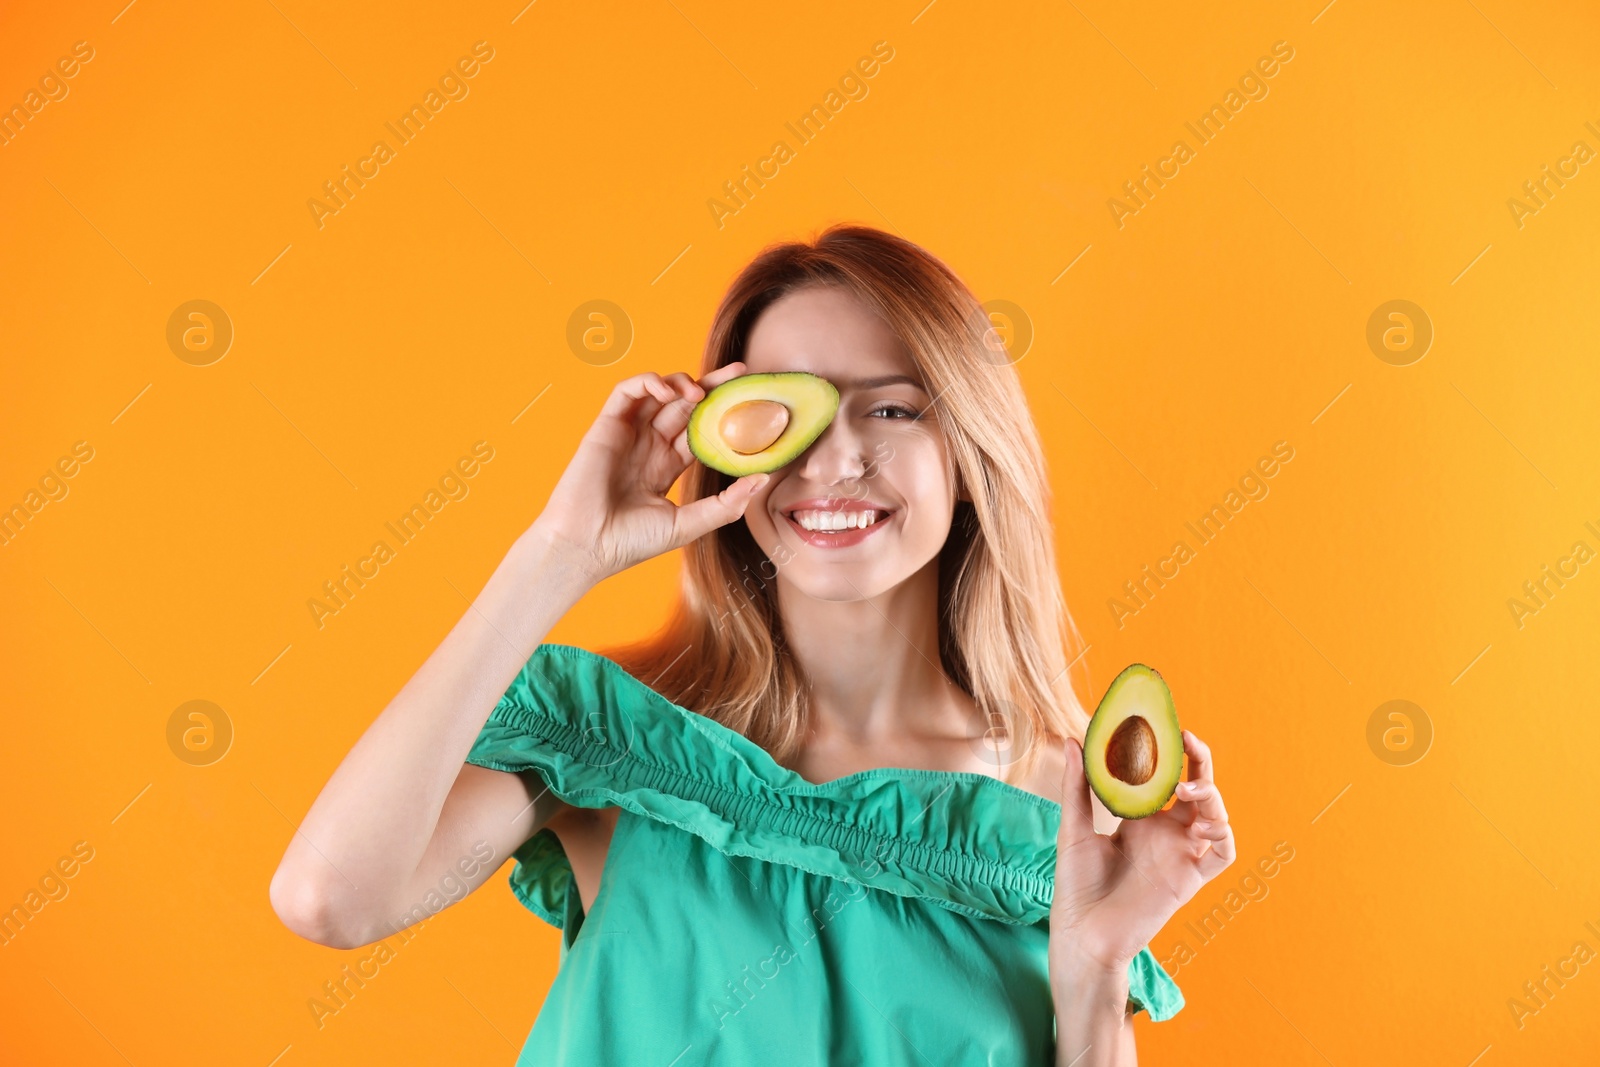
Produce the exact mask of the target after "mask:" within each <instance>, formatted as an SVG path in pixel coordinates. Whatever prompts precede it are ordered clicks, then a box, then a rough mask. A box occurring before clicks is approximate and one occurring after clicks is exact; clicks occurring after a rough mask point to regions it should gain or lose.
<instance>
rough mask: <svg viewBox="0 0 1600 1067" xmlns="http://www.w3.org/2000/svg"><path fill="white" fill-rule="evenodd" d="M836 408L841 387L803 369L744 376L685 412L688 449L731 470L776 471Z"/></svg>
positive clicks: (703, 460)
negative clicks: (687, 417)
mask: <svg viewBox="0 0 1600 1067" xmlns="http://www.w3.org/2000/svg"><path fill="white" fill-rule="evenodd" d="M838 410H839V390H838V389H835V388H834V386H833V383H832V382H830V381H828V379H826V378H821V377H818V376H817V375H815V374H808V373H806V372H804V371H782V372H778V373H774V374H742V375H740V376H739V377H737V378H730V379H728V380H727V381H725V382H723V383H722V384H721V385H719V386H717V387H716V388H715V389H713V390H711V392H709V393H707V394H706V395H705V397H704V398H703V399H702V400H701V401H700V403H698V404H696V405H695V408H694V411H692V412H690V414H689V450H690V451H692V452H693V453H694V454H695V456H696V457H698V458H699V460H700V462H701V463H704V464H705V465H706V466H708V467H710V468H712V469H713V470H719V471H721V472H722V473H723V474H731V475H733V476H734V477H735V478H740V477H743V476H744V475H746V474H760V473H762V472H764V471H775V470H777V469H778V468H779V467H782V466H783V465H785V464H786V463H789V462H792V461H793V460H794V458H795V457H796V456H798V455H799V454H800V453H802V452H804V451H805V450H806V448H807V446H809V445H810V444H811V442H812V441H815V440H816V439H817V437H818V436H819V435H821V433H822V431H823V430H825V429H827V428H828V423H830V422H832V421H833V416H834V415H835V414H836V413H837V412H838Z"/></svg>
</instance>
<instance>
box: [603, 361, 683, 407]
mask: <svg viewBox="0 0 1600 1067" xmlns="http://www.w3.org/2000/svg"><path fill="white" fill-rule="evenodd" d="M672 396H673V393H672V388H671V386H669V385H667V383H666V382H664V381H662V379H661V375H659V374H657V373H656V372H655V371H645V372H644V373H643V374H635V375H634V376H633V377H631V378H624V379H622V381H620V382H618V383H617V384H616V385H614V386H612V387H611V395H610V396H608V397H606V402H605V404H604V405H603V406H602V407H601V408H600V414H601V415H602V416H607V417H610V418H614V419H621V418H626V417H628V415H629V414H630V413H632V412H633V410H634V405H635V404H637V403H638V402H639V401H640V400H642V399H644V398H645V397H654V398H655V401H656V403H657V404H664V403H666V402H667V401H669V400H671V399H672Z"/></svg>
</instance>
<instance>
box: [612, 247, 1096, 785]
mask: <svg viewBox="0 0 1600 1067" xmlns="http://www.w3.org/2000/svg"><path fill="white" fill-rule="evenodd" d="M811 286H835V287H840V288H843V289H845V290H847V291H849V292H851V293H854V294H855V295H856V296H857V297H859V298H860V299H862V300H863V301H865V302H866V304H867V305H868V306H869V307H871V308H873V309H875V310H876V311H877V312H878V313H879V314H881V315H882V316H883V318H884V319H885V320H886V321H887V322H888V324H889V326H890V327H891V328H892V329H893V330H894V332H895V333H896V334H897V335H898V336H899V338H900V339H901V341H902V342H903V343H904V344H905V346H906V347H907V349H909V351H910V353H911V356H912V359H913V360H914V362H915V364H916V366H917V368H918V370H919V371H920V372H921V375H922V379H923V381H924V383H925V384H926V386H927V388H928V390H929V392H930V393H931V395H933V396H934V397H936V398H937V400H936V401H935V402H936V403H937V404H939V405H942V408H941V410H940V411H939V415H938V417H939V424H940V426H941V427H942V429H943V431H944V436H945V441H946V446H947V449H948V454H949V457H950V460H951V461H952V462H953V465H954V467H955V470H956V472H957V474H958V476H959V478H960V481H961V484H962V485H963V486H964V487H965V489H966V493H967V495H970V497H971V501H970V502H969V501H965V500H961V501H958V502H957V503H956V508H955V514H954V516H953V518H952V521H951V527H950V534H949V537H948V538H947V540H946V541H945V544H944V546H943V547H942V548H941V549H940V553H939V566H938V570H939V649H940V657H941V659H942V661H943V668H944V670H945V671H946V673H947V674H948V675H949V677H950V679H951V680H952V681H953V682H954V683H955V684H957V685H959V686H960V687H961V688H962V689H963V690H964V691H965V692H966V693H967V694H968V695H970V696H971V697H972V698H973V700H974V701H975V702H976V704H977V705H978V707H979V709H980V711H982V712H983V713H984V714H985V716H986V717H987V719H988V721H989V723H990V724H991V731H992V732H993V733H994V734H995V735H997V736H999V737H1004V738H1006V739H1007V740H1005V741H1004V742H1000V743H999V744H997V745H996V746H995V747H996V752H995V754H994V755H993V756H988V757H986V758H989V759H991V760H992V761H993V762H995V763H997V764H998V765H999V766H1001V767H1002V768H1003V769H1004V770H1005V771H1006V772H1008V774H1007V778H1008V780H1009V772H1015V773H1016V776H1017V778H1019V779H1025V778H1027V777H1028V775H1029V774H1030V772H1031V770H1032V768H1033V767H1034V765H1035V761H1036V759H1037V757H1038V755H1039V742H1040V741H1041V740H1042V739H1053V740H1056V741H1059V740H1061V739H1063V738H1065V737H1076V738H1082V736H1083V730H1084V727H1085V726H1086V725H1087V724H1088V715H1087V713H1086V712H1085V711H1084V709H1083V706H1082V705H1081V704H1080V703H1079V701H1078V698H1077V695H1076V690H1075V687H1074V684H1073V669H1077V668H1078V667H1079V666H1080V665H1081V660H1082V652H1083V641H1082V638H1081V637H1080V636H1079V634H1078V630H1077V627H1076V625H1075V624H1074V623H1073V621H1072V616H1071V614H1070V613H1069V612H1068V611H1067V607H1066V603H1065V601H1064V599H1063V597H1062V594H1061V585H1060V579H1059V577H1058V576H1057V573H1056V562H1055V549H1054V543H1053V533H1052V527H1051V522H1050V486H1049V481H1048V478H1047V476H1046V471H1045V459H1044V450H1043V448H1042V447H1041V445H1040V442H1039V435H1038V431H1037V429H1036V428H1035V426H1034V423H1033V419H1032V417H1031V415H1030V414H1029V411H1028V404H1027V400H1026V397H1025V395H1024V393H1023V389H1022V382H1021V379H1020V378H1019V376H1018V374H1017V370H1016V367H1015V366H1014V365H1013V364H1012V362H1011V361H1010V360H1009V359H1007V358H1006V357H1005V355H1004V352H1003V350H1002V349H998V348H997V346H996V345H995V343H994V336H993V334H992V332H991V331H992V326H991V322H990V319H989V317H988V315H987V313H986V312H985V311H984V309H983V308H982V307H981V306H980V305H979V303H978V301H977V299H976V298H975V297H974V296H973V294H972V292H971V291H970V290H969V289H968V288H967V287H966V285H965V284H963V283H962V281H961V280H960V279H959V278H958V277H956V275H955V273H954V272H953V271H951V270H950V268H949V267H947V266H946V265H945V264H944V263H942V262H941V261H940V260H938V259H937V258H935V257H934V256H933V255H931V254H930V253H928V252H927V251H925V250H924V249H922V248H921V247H919V246H917V245H915V244H913V243H911V242H909V241H906V240H903V239H902V238H899V237H896V236H894V235H892V234H888V233H885V232H883V231H881V230H877V229H874V228H872V227H867V226H857V225H846V224H839V225H835V226H831V227H829V228H828V229H826V230H824V231H823V232H822V233H821V234H820V235H819V236H818V237H817V238H816V239H815V240H814V241H813V242H811V243H804V242H790V243H783V244H776V245H772V246H769V247H768V248H766V249H764V250H763V251H762V252H761V253H760V254H759V255H758V256H757V257H756V258H755V259H754V260H753V261H751V263H750V264H749V265H748V266H746V267H745V268H744V270H743V271H741V272H740V274H739V276H738V277H737V278H735V279H734V281H733V284H732V285H731V286H730V287H729V289H728V291H727V293H726V294H725V295H724V297H723V299H722V303H721V305H720V306H719V307H718V308H717V312H716V317H715V318H714V319H713V320H712V323H711V330H710V333H709V335H708V337H707V340H706V347H705V352H704V356H703V358H702V363H701V370H700V373H701V374H706V373H709V372H710V371H712V370H715V369H716V368H718V367H721V366H723V365H724V364H727V363H730V362H733V361H734V360H738V359H742V358H744V355H745V346H746V343H747V341H748V339H749V336H750V331H751V329H752V327H753V326H754V324H755V322H756V319H757V318H758V317H759V316H760V314H761V312H762V311H764V310H765V309H766V308H767V307H769V306H770V305H771V304H772V303H774V302H775V301H776V300H778V299H779V298H780V297H782V296H784V295H786V294H788V293H791V292H794V291H795V290H797V289H801V288H806V287H811ZM997 353H998V354H997ZM732 481H733V479H732V478H730V477H729V476H727V475H725V474H722V473H720V472H718V471H715V470H712V469H711V468H709V467H705V466H703V465H701V464H699V463H694V464H691V466H690V468H689V469H688V470H687V471H686V472H685V473H684V476H683V481H682V498H681V499H682V500H683V501H684V502H688V501H691V500H698V499H700V498H701V497H704V496H707V495H710V494H714V493H718V492H721V491H722V490H723V489H724V488H726V487H727V486H728V485H729V484H731V483H732ZM776 573H777V571H776V568H775V567H774V566H773V564H772V562H771V561H769V560H768V558H767V556H766V555H765V553H763V552H762V550H761V549H760V547H759V546H758V545H757V544H756V542H755V539H754V538H753V537H752V536H751V535H750V530H749V528H748V527H747V526H746V525H745V524H744V522H742V521H736V522H732V523H729V524H728V525H726V526H723V527H721V528H720V529H718V530H716V531H714V532H712V533H710V534H707V535H706V536H704V537H702V538H700V539H699V540H698V541H696V542H694V543H693V544H691V545H689V546H687V547H686V548H685V550H684V561H683V570H682V577H681V580H682V593H681V596H680V598H679V600H678V603H677V604H676V606H675V609H674V612H673V614H672V617H671V618H670V619H669V620H668V622H667V623H666V625H665V626H664V627H662V629H661V630H660V631H658V632H657V633H656V634H655V635H653V636H651V637H650V638H648V639H646V640H644V641H640V642H636V643H633V644H630V645H626V646H623V647H619V648H616V649H612V650H607V651H605V652H604V654H605V655H607V656H609V657H610V658H611V659H614V660H616V661H617V662H618V663H619V664H620V665H621V666H622V667H623V668H624V669H625V670H627V671H628V672H629V673H630V674H632V675H633V676H634V677H636V678H638V679H639V680H641V681H643V682H645V683H646V684H647V685H649V686H650V687H651V688H653V689H655V690H656V691H657V692H659V693H661V694H662V695H663V696H665V697H667V698H668V699H669V700H672V701H673V702H674V703H677V704H680V705H682V706H684V707H686V708H690V709H692V710H694V711H697V712H698V713H700V714H702V715H705V716H707V717H709V718H711V719H714V720H716V721H718V722H720V723H721V724H723V725H724V726H727V727H729V728H731V729H733V730H736V731H738V732H739V733H741V734H743V735H744V736H746V737H748V738H749V739H750V740H752V741H754V742H755V743H756V744H758V745H760V746H761V747H762V748H764V749H765V750H766V751H767V752H768V753H769V754H770V755H771V756H772V757H773V759H774V760H775V761H777V762H778V763H779V764H783V765H787V764H789V763H790V762H791V760H793V759H794V758H795V757H796V756H797V755H798V753H799V752H800V750H801V748H802V747H803V744H804V740H805V738H806V737H807V734H808V731H809V715H810V709H809V706H808V702H807V697H806V694H807V692H808V684H807V682H806V679H805V677H804V675H803V673H802V671H801V669H800V666H799V664H798V663H797V662H796V660H795V659H794V657H793V655H792V654H791V653H790V651H789V649H788V648H787V647H786V643H785V641H784V636H783V625H782V620H781V619H780V617H779V614H778V609H777V605H778V602H777V590H776V588H775V586H774V582H775V581H776ZM975 744H976V739H975ZM979 751H981V749H979ZM1002 753H1006V754H1005V755H1002Z"/></svg>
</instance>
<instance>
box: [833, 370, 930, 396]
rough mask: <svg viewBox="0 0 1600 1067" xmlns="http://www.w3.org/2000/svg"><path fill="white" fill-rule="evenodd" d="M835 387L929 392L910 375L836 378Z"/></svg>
mask: <svg viewBox="0 0 1600 1067" xmlns="http://www.w3.org/2000/svg"><path fill="white" fill-rule="evenodd" d="M831 380H832V382H833V384H834V385H840V386H845V387H847V388H850V389H882V388H883V387H884V386H887V385H909V386H912V387H913V388H915V389H920V390H922V392H924V393H926V392H927V391H928V390H927V388H926V387H925V386H923V384H922V383H921V382H919V381H917V380H916V379H915V378H913V377H911V376H910V375H909V374H885V375H883V376H881V377H878V378H834V379H831Z"/></svg>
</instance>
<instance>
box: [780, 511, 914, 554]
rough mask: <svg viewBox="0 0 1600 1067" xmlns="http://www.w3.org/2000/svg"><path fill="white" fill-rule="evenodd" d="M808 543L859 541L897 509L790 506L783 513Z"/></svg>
mask: <svg viewBox="0 0 1600 1067" xmlns="http://www.w3.org/2000/svg"><path fill="white" fill-rule="evenodd" d="M782 514H783V517H784V519H785V520H786V521H787V522H788V523H789V529H791V530H793V531H794V532H795V536H796V537H798V538H799V539H800V540H801V541H802V542H804V543H805V544H808V545H811V546H812V547H814V548H826V549H843V548H849V547H851V546H852V545H858V544H860V543H861V542H862V541H865V540H866V539H867V538H869V537H871V536H872V535H873V534H875V533H877V532H878V531H879V530H881V529H883V528H884V527H885V526H887V525H889V523H888V521H887V520H888V519H889V518H890V516H892V515H894V512H893V511H892V510H890V509H887V508H863V507H852V508H790V509H789V510H788V511H785V512H783V513H782Z"/></svg>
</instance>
